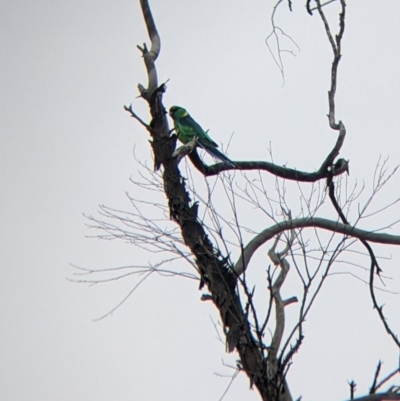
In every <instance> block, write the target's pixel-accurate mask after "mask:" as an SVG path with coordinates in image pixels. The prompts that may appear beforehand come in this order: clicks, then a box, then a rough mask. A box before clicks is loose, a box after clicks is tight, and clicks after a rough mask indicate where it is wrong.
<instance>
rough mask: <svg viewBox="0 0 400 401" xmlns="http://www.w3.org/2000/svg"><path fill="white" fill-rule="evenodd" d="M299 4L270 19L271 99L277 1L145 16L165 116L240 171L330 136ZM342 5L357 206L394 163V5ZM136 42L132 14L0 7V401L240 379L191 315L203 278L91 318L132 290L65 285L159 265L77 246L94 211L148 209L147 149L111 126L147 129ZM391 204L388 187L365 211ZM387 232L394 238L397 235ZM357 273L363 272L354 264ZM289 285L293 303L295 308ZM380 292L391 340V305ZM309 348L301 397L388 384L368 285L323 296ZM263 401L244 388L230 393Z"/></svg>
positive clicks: (179, 8)
mask: <svg viewBox="0 0 400 401" xmlns="http://www.w3.org/2000/svg"><path fill="white" fill-rule="evenodd" d="M303 3H304V0H303V1H293V8H294V11H293V12H292V13H290V12H289V11H288V8H287V4H285V2H284V3H283V4H282V5H281V7H280V9H279V11H278V12H277V15H276V22H277V24H278V25H279V26H280V27H281V28H282V29H284V31H285V32H286V33H287V34H288V35H290V36H291V37H292V38H293V39H294V40H295V41H296V43H297V45H298V46H299V48H300V51H299V50H298V49H297V48H296V46H295V45H293V44H291V43H290V41H289V40H287V39H286V40H283V42H282V44H283V45H284V48H285V49H288V50H292V51H293V52H294V54H295V57H294V56H292V55H291V54H289V53H285V54H283V63H284V72H285V83H284V85H283V81H282V76H281V75H280V72H279V69H278V68H277V66H276V64H275V63H274V60H273V58H272V56H271V54H270V53H269V51H268V48H267V46H266V44H265V39H266V37H267V36H268V34H269V33H270V30H271V23H270V16H271V12H272V6H273V4H274V2H271V1H269V0H257V1H255V0H253V1H241V0H235V1H232V0H230V1H228V0H201V1H197V0H196V1H182V0H176V1H171V2H166V1H162V0H152V1H151V6H152V9H153V14H154V17H155V20H156V23H157V26H158V30H159V33H160V35H161V40H162V50H161V55H160V58H159V60H158V61H157V69H158V73H159V79H160V82H163V81H166V80H167V79H170V81H169V82H168V90H167V93H166V95H165V98H164V100H165V102H164V103H165V105H166V107H170V106H171V105H173V104H178V105H182V106H185V107H186V108H187V109H188V110H189V112H190V113H191V114H192V115H193V116H194V117H195V118H196V120H198V121H199V122H201V124H202V125H203V127H204V128H207V129H208V128H209V129H210V135H211V136H212V137H213V139H215V140H216V141H217V142H218V143H223V144H227V143H228V142H229V140H230V138H231V136H232V133H234V135H233V138H232V140H231V143H230V147H229V157H230V158H231V159H233V160H270V154H269V152H268V148H269V147H271V148H272V152H273V158H274V161H275V162H276V163H277V164H280V165H284V164H286V165H288V166H289V167H293V168H297V169H299V170H303V171H314V170H316V169H317V168H318V167H319V166H320V164H321V162H322V161H323V160H324V159H325V157H326V155H327V154H328V152H329V151H330V150H331V148H332V146H333V145H334V143H335V141H336V138H337V133H335V132H333V131H331V130H330V129H329V126H328V123H327V118H326V114H327V112H328V102H327V91H328V88H329V74H330V65H331V62H332V50H331V48H330V47H329V43H328V41H327V38H326V36H325V33H324V31H323V26H322V23H321V21H320V19H319V18H318V16H317V15H315V16H314V17H310V16H309V15H308V14H307V13H306V10H305V8H304V4H303ZM348 3H349V4H348V7H347V13H348V15H347V19H346V32H345V36H344V39H343V49H342V53H343V58H342V61H341V65H340V70H339V82H338V94H337V118H338V119H340V120H343V122H344V123H345V125H346V128H347V137H346V141H345V144H344V146H343V148H342V151H341V156H342V157H345V158H346V159H350V172H351V175H350V177H349V178H348V186H349V188H350V187H353V186H354V184H355V183H356V182H357V183H358V185H360V186H361V185H362V184H363V183H365V186H366V189H365V193H364V194H363V195H362V196H361V198H360V203H362V202H363V201H365V199H367V198H368V194H369V193H370V192H371V185H372V178H373V174H374V169H375V166H376V163H377V161H378V159H379V157H380V156H381V157H382V158H386V157H389V158H390V159H389V161H388V167H389V169H390V168H393V167H395V166H396V165H397V164H398V163H399V155H400V150H399V149H400V139H399V124H398V115H399V90H400V79H399V71H400V57H399V54H400V48H399V46H400V45H399V41H398V38H399V37H400V25H399V23H398V16H399V15H400V4H399V2H398V1H396V0H386V1H384V2H383V1H381V2H377V1H373V0H353V1H351V2H350V1H349V2H348ZM330 7H331V8H330V10H333V11H334V10H335V5H332V6H330ZM332 16H334V14H332ZM332 22H333V26H334V27H335V28H336V27H337V25H338V24H337V20H335V18H333V19H332ZM143 42H147V43H148V38H147V33H146V29H145V26H144V23H143V20H142V16H141V11H140V8H139V2H138V1H128V0H116V1H114V2H109V1H103V0H98V1H94V0H80V1H76V0H70V1H62V2H61V1H56V2H55V1H50V0H37V1H26V0H13V1H9V0H2V1H1V2H0V46H1V64H0V82H1V86H0V101H1V115H2V117H1V120H0V129H1V131H0V133H1V142H0V151H1V158H0V163H1V169H0V174H1V187H0V208H1V209H0V211H1V228H0V230H1V231H0V232H1V238H0V251H1V253H0V260H1V265H0V269H1V280H0V316H1V325H0V389H1V390H0V399H1V400H4V401H9V400H10V401H11V400H12V401H26V400H29V401H36V400H38V401H39V400H40V401H44V400H60V401H67V400H68V401H69V400H79V401H83V400H88V401H89V400H104V401H108V400H110V401H111V400H113V401H114V400H118V401H125V400H126V401H127V400H161V399H162V400H170V399H171V400H172V399H173V400H175V401H183V400H189V399H190V400H195V401H197V400H198V401H200V400H215V401H216V400H219V399H220V397H221V396H222V394H223V393H224V391H225V389H226V387H227V385H228V384H229V380H230V379H229V378H225V377H219V376H218V375H215V373H219V374H221V375H229V374H232V371H231V370H230V369H229V368H226V367H224V366H223V362H222V361H224V362H225V363H229V364H232V365H235V361H236V359H237V355H235V354H232V355H226V354H225V352H224V349H225V347H224V345H223V344H221V343H220V342H219V341H218V339H217V334H216V331H215V328H214V325H213V322H214V323H217V322H218V314H217V313H216V310H215V308H213V307H212V305H211V303H204V302H201V301H200V297H201V295H202V292H201V291H198V289H197V288H198V283H197V282H196V281H193V280H188V279H183V278H164V277H160V276H152V277H150V278H149V279H148V280H147V281H146V282H144V283H143V284H142V285H141V286H140V287H139V288H138V289H137V291H135V293H134V294H133V295H132V296H131V297H130V298H129V300H128V301H127V302H126V303H124V305H122V306H121V307H120V308H118V309H117V310H116V311H115V312H114V313H113V314H112V315H111V316H109V317H107V318H105V319H102V320H100V321H98V322H94V321H93V320H94V319H96V318H99V317H101V316H103V315H104V314H106V313H107V312H108V311H110V310H111V309H112V308H113V307H114V306H115V305H117V304H118V302H120V301H121V300H122V299H123V298H124V297H125V296H126V294H127V293H128V292H129V291H130V290H131V289H132V288H133V287H134V286H135V284H136V283H137V282H138V279H137V278H135V277H130V278H128V279H127V280H122V281H119V282H117V283H115V282H112V283H108V284H102V285H97V286H92V287H89V286H87V285H82V284H81V285H78V284H74V283H71V282H70V281H68V280H67V279H71V278H74V277H75V278H76V276H74V273H76V272H77V270H75V269H74V268H73V267H72V266H71V264H73V265H78V266H82V267H86V268H93V269H104V268H111V267H117V266H122V265H129V264H136V265H138V264H146V263H148V262H149V261H151V262H155V261H157V259H158V255H149V254H148V253H145V252H144V251H142V250H140V249H138V248H135V247H133V246H131V245H129V244H126V243H124V242H123V241H111V242H108V241H100V240H97V239H88V238H86V236H88V235H95V234H96V232H94V231H90V230H88V229H87V228H86V226H85V224H86V223H87V220H86V219H85V218H84V216H83V214H86V215H93V216H99V214H98V205H100V204H105V205H107V206H109V207H114V208H119V209H122V210H127V211H131V210H132V207H131V205H130V203H129V201H128V199H127V197H126V195H125V192H126V191H128V192H130V193H131V194H132V196H137V197H146V196H148V195H146V194H142V193H141V192H140V190H139V189H138V188H137V187H135V186H134V185H133V184H132V183H131V182H130V180H129V178H130V177H133V179H138V177H139V174H138V167H139V165H138V163H137V162H136V161H135V159H134V157H133V149H134V148H135V154H136V156H137V158H138V159H140V160H141V161H142V162H143V163H147V164H148V165H150V166H152V159H151V151H150V146H149V144H148V139H149V138H148V134H147V133H146V132H145V131H144V130H143V129H142V127H141V126H140V125H139V124H138V123H137V122H136V121H134V120H133V119H131V118H130V117H129V115H127V113H126V112H124V110H123V105H124V104H127V105H129V104H130V103H132V104H133V107H134V109H135V110H136V111H137V113H138V114H140V115H141V116H142V118H144V119H145V120H147V119H148V111H147V109H146V105H145V102H143V101H141V100H140V99H137V98H136V97H137V94H138V93H137V89H136V85H137V83H138V82H142V83H143V84H146V82H147V78H146V73H145V69H144V66H143V60H142V58H141V55H140V53H139V52H138V50H137V49H136V45H137V44H142V43H143ZM192 170H193V169H192ZM192 173H193V175H194V176H196V175H198V172H197V171H192ZM212 182H214V181H212ZM271 183H272V185H273V183H274V181H273V180H272V181H271ZM287 186H288V187H291V188H292V189H289V191H290V190H293V191H294V193H295V194H296V193H297V195H293V198H291V199H293V203H292V204H291V205H290V206H291V207H293V210H296V208H298V207H299V206H298V202H297V200H296V199H298V192H295V191H296V190H297V187H296V185H295V184H293V183H291V184H290V185H289V184H287ZM291 196H292V195H291ZM296 196H297V198H296ZM399 196H400V185H399V175H395V176H394V178H392V180H391V181H390V182H389V183H388V185H387V187H386V188H385V190H384V191H383V192H382V194H380V196H379V197H378V198H377V200H376V203H374V204H373V207H372V209H371V211H374V210H377V209H379V207H381V206H384V205H387V204H388V203H390V202H391V201H393V200H395V199H397V198H398V197H399ZM159 199H161V202H162V201H163V199H164V198H163V196H161V197H159ZM147 200H149V198H147ZM152 200H153V199H152ZM296 202H297V203H296ZM356 212H357V207H356V204H355V206H354V210H353V213H355V214H356ZM355 214H354V215H353V217H354V216H355ZM332 215H334V214H332ZM332 215H331V216H332ZM399 215H400V210H399V207H396V206H395V207H394V208H392V209H390V210H389V211H386V212H385V213H384V214H383V215H382V217H379V216H378V217H376V216H375V217H373V218H372V219H371V220H368V221H365V222H364V221H362V222H360V224H359V227H360V228H368V229H377V228H381V227H384V226H385V225H386V224H387V222H388V221H393V220H396V219H397V218H398V216H399ZM248 216H251V215H250V214H249V215H248ZM242 218H243V219H244V220H245V219H246V211H244V212H243V215H242ZM248 218H250V217H248ZM248 224H249V225H251V224H252V223H251V222H249V223H248ZM254 224H255V227H254V229H255V230H259V229H262V228H266V226H267V224H266V223H264V222H263V221H256V222H254ZM386 231H388V232H390V233H392V234H397V235H400V227H399V226H395V227H394V228H392V229H391V230H386ZM249 238H250V237H249ZM267 249H268V248H267V247H266V248H265V249H264V256H265V254H266V251H267ZM374 249H375V250H376V252H377V254H379V255H381V256H384V257H386V258H387V259H384V260H382V261H381V266H382V267H383V269H384V273H385V275H386V276H387V277H391V278H393V280H389V279H387V281H386V284H387V286H388V287H387V288H388V289H390V290H391V291H397V292H400V271H399V269H400V267H399V260H400V259H399V258H400V252H399V250H398V249H396V248H395V247H378V246H374ZM264 256H263V257H264ZM262 260H264V264H260V265H257V264H254V265H252V266H251V268H252V269H254V271H256V270H257V269H258V273H260V275H259V276H255V277H254V278H255V279H257V277H259V281H258V284H260V281H261V280H265V275H263V274H264V273H263V272H264V271H265V266H266V265H267V264H268V263H269V262H268V261H267V260H265V259H262ZM359 263H361V264H363V265H365V267H366V268H368V266H369V263H368V260H367V259H366V258H363V257H361V256H360V260H359ZM176 268H177V269H178V268H181V267H180V266H179V263H178V265H177V267H176ZM186 269H187V270H188V271H190V268H189V267H187V268H186ZM349 269H350V267H349ZM342 271H343V268H342ZM252 272H253V271H252ZM292 273H293V274H295V272H294V271H293V272H291V274H292ZM263 277H264V278H263ZM262 283H263V282H262V281H261V284H262ZM286 284H287V286H286V287H285V294H286V296H294V295H297V296H299V293H298V292H297V291H298V288H297V287H296V286H295V285H294V284H293V286H291V285H292V284H291V282H290V281H289V282H288V283H286ZM262 285H264V284H262ZM378 296H379V299H380V302H381V303H385V305H386V306H385V311H386V313H387V315H388V318H389V321H390V323H391V324H392V326H393V328H394V329H395V330H397V333H399V332H400V319H399V316H400V314H399V308H400V296H399V295H390V294H387V293H382V292H379V293H378ZM293 308H295V306H293ZM293 310H295V309H293ZM290 313H292V312H289V315H290ZM305 336H306V337H305V342H304V345H303V347H302V348H301V350H300V353H299V354H298V355H296V356H295V358H294V363H293V366H292V367H291V370H290V372H289V377H288V379H289V386H290V389H291V392H292V394H293V396H294V397H295V398H298V397H299V396H300V395H302V396H303V400H321V399H324V400H325V401H331V400H332V401H333V400H341V399H346V398H349V389H348V385H347V381H348V380H352V379H354V380H355V381H356V382H357V384H358V387H357V389H358V393H357V394H358V395H362V394H365V393H366V392H367V391H368V387H369V386H370V385H371V382H372V378H373V373H374V369H375V366H376V363H377V361H378V360H379V359H381V360H382V361H384V365H383V369H382V371H383V374H387V373H389V372H390V371H391V370H393V369H394V368H395V367H396V363H397V361H398V356H399V355H398V350H397V349H396V347H395V346H394V344H393V343H392V342H391V340H390V339H389V337H388V336H387V334H386V333H385V330H384V328H383V327H382V324H381V322H380V321H379V320H378V317H377V314H376V311H374V310H373V309H372V304H371V300H370V298H369V293H368V287H367V286H366V285H365V284H363V283H361V282H360V281H358V280H356V279H355V278H352V277H350V276H348V275H338V276H334V277H332V278H331V279H330V280H329V283H328V285H327V286H326V288H324V291H323V292H322V294H321V297H320V298H319V299H318V303H317V304H316V306H315V309H314V310H313V312H312V313H311V314H310V316H309V318H308V319H307V323H306V327H305ZM398 382H399V381H397V383H398ZM257 399H259V397H258V395H257V393H256V392H255V391H251V390H249V381H248V379H247V377H245V375H244V374H240V375H239V376H238V378H237V379H236V380H235V381H234V383H233V385H232V387H231V389H230V390H229V392H228V394H227V395H226V397H225V400H257Z"/></svg>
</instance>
